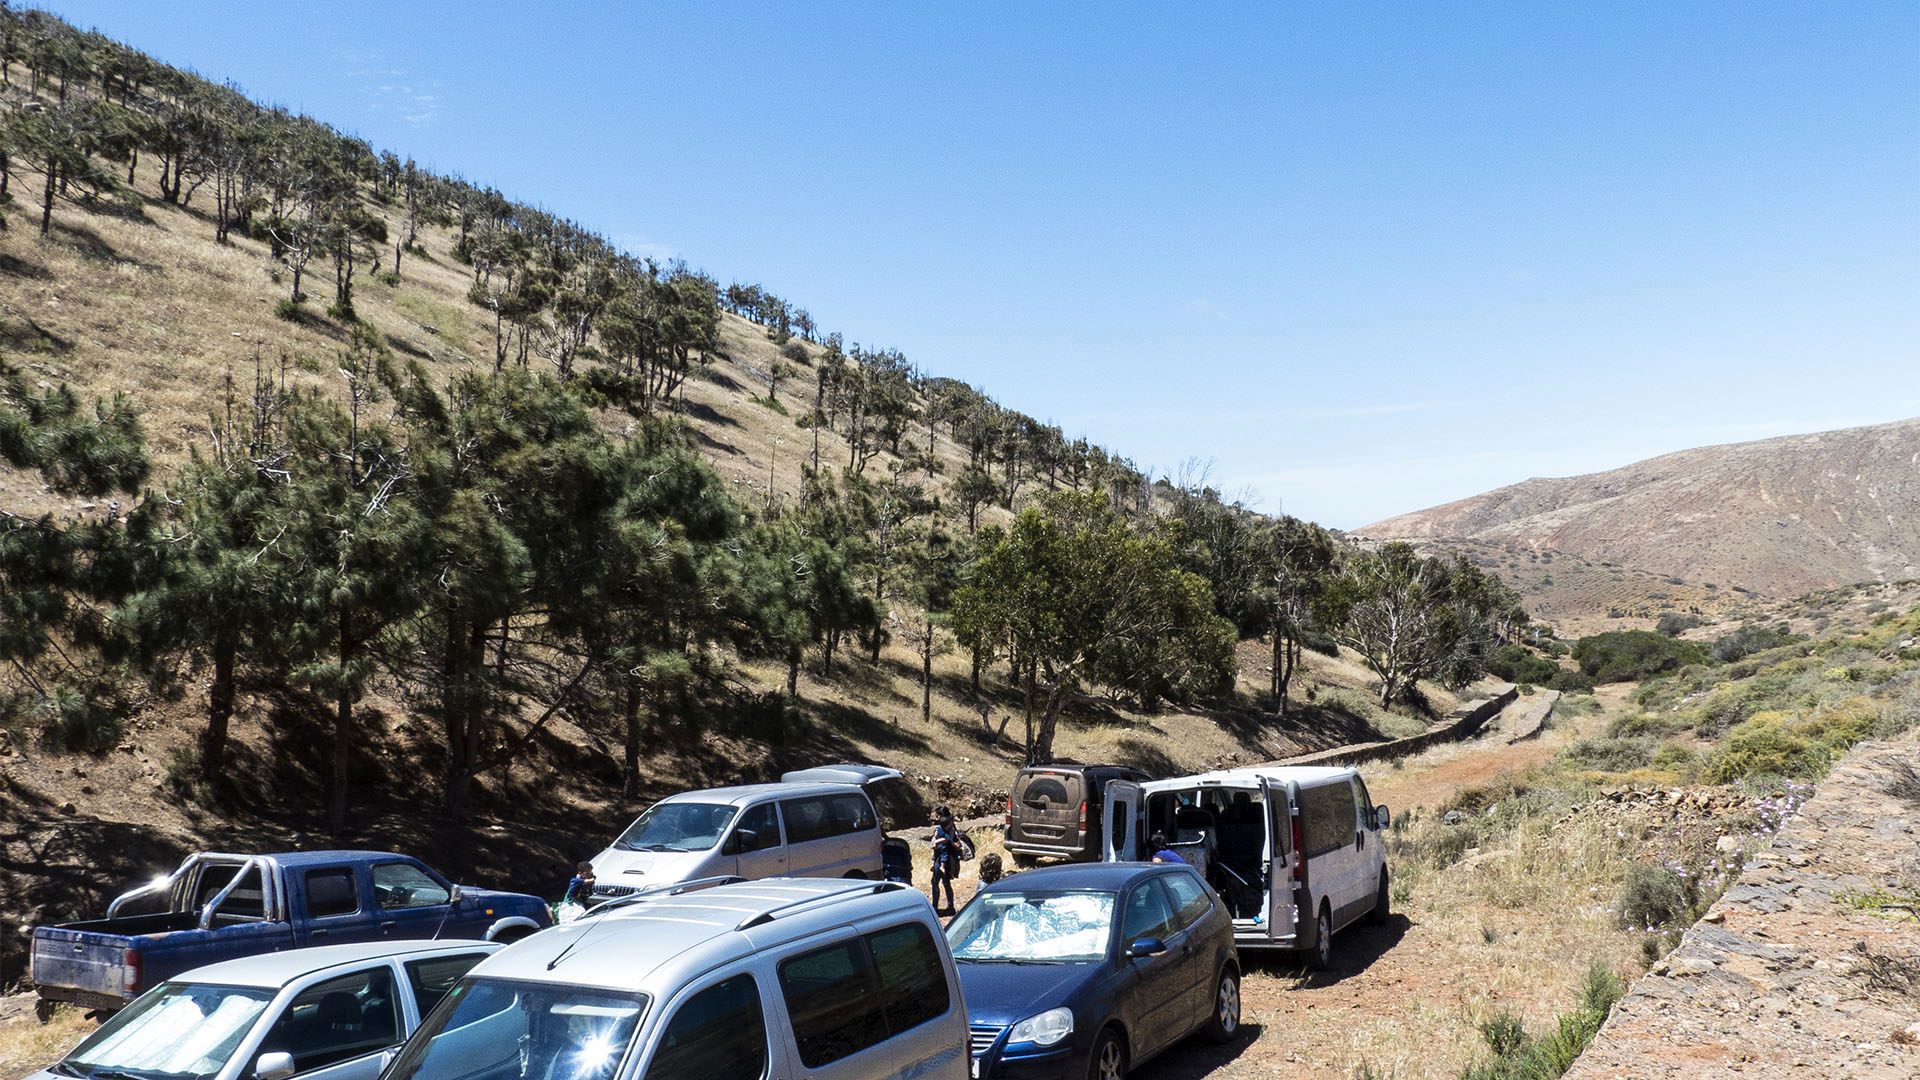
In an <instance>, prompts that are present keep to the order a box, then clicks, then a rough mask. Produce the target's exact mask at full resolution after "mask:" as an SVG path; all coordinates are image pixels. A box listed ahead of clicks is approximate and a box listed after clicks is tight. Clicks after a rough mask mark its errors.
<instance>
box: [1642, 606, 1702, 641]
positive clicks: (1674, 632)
mask: <svg viewBox="0 0 1920 1080" xmlns="http://www.w3.org/2000/svg"><path fill="white" fill-rule="evenodd" d="M1705 622H1706V620H1705V619H1702V618H1701V617H1700V616H1698V615H1682V614H1681V613H1679V612H1677V611H1663V612H1661V613H1660V621H1659V622H1657V623H1655V624H1653V629H1654V632H1655V633H1659V634H1665V635H1667V636H1668V637H1679V636H1680V635H1681V634H1684V633H1686V632H1687V631H1689V630H1691V629H1693V628H1694V627H1696V626H1700V625H1703V624H1704V623H1705Z"/></svg>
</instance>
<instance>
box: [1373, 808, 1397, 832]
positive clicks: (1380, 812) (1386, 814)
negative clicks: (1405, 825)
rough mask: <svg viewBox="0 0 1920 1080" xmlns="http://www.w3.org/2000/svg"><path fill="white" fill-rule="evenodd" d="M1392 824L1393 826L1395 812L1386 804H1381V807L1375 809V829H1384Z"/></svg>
mask: <svg viewBox="0 0 1920 1080" xmlns="http://www.w3.org/2000/svg"><path fill="white" fill-rule="evenodd" d="M1391 824H1393V812H1392V811H1390V810H1388V809H1387V804H1386V803H1381V804H1380V805H1379V806H1376V807H1374V808H1373V827H1374V828H1376V829H1384V828H1386V827H1387V826H1389V825H1391Z"/></svg>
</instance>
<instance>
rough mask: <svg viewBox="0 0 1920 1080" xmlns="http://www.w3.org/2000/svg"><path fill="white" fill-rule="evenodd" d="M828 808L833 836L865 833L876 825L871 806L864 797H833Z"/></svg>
mask: <svg viewBox="0 0 1920 1080" xmlns="http://www.w3.org/2000/svg"><path fill="white" fill-rule="evenodd" d="M828 807H829V808H830V809H829V812H830V813H831V815H832V822H833V835H835V836H845V835H846V834H848V833H856V832H865V831H867V830H868V829H871V828H873V827H874V825H876V824H878V822H876V821H875V820H874V817H873V804H872V803H870V802H868V801H867V797H866V796H865V795H835V796H833V797H832V798H831V799H830V800H829V801H828Z"/></svg>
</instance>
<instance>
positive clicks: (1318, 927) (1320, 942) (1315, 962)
mask: <svg viewBox="0 0 1920 1080" xmlns="http://www.w3.org/2000/svg"><path fill="white" fill-rule="evenodd" d="M1307 966H1308V967H1310V968H1312V969H1313V970H1315V971H1325V970H1327V969H1328V968H1330V967H1332V966H1333V912H1332V911H1331V910H1329V909H1328V908H1327V905H1326V903H1325V902H1324V901H1323V902H1322V903H1321V904H1320V918H1319V919H1318V920H1317V921H1316V922H1315V924H1314V928H1313V951H1312V952H1310V953H1308V954H1307Z"/></svg>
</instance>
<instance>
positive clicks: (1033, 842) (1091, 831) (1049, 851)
mask: <svg viewBox="0 0 1920 1080" xmlns="http://www.w3.org/2000/svg"><path fill="white" fill-rule="evenodd" d="M1151 779H1153V777H1152V776H1151V775H1149V774H1148V773H1146V772H1145V771H1143V770H1140V769H1136V768H1134V767H1133V766H1131V765H1081V764H1078V763H1075V762H1055V763H1053V764H1051V765H1029V766H1027V767H1026V768H1024V769H1021V770H1020V772H1019V774H1018V775H1016V776H1015V777H1014V778H1013V790H1012V791H1011V792H1010V793H1009V794H1008V796H1007V841H1006V847H1007V853H1008V854H1009V855H1011V856H1012V857H1013V861H1014V864H1015V865H1018V866H1032V865H1033V864H1034V863H1035V862H1036V861H1037V860H1039V859H1041V858H1043V857H1045V858H1053V859H1064V860H1066V861H1068V862H1095V861H1098V860H1099V858H1100V850H1101V849H1100V821H1101V816H1102V808H1103V806H1102V797H1103V794H1104V792H1105V790H1106V786H1107V784H1108V782H1109V781H1113V780H1126V781H1130V782H1132V783H1136V784H1137V783H1144V782H1146V781H1148V780H1151Z"/></svg>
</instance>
